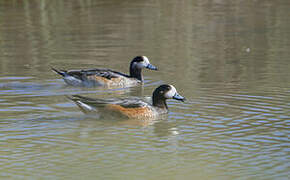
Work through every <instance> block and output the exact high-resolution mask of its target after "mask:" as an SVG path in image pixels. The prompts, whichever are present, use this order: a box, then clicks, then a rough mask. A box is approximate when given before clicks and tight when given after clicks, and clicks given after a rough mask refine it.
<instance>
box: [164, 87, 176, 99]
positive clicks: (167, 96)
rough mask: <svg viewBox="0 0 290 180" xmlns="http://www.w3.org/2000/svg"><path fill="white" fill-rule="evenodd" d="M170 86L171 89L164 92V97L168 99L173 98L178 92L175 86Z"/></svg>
mask: <svg viewBox="0 0 290 180" xmlns="http://www.w3.org/2000/svg"><path fill="white" fill-rule="evenodd" d="M169 86H170V87H171V89H170V90H169V91H167V92H166V93H165V94H164V97H165V98H167V99H171V98H172V97H173V96H174V95H175V94H176V93H177V91H176V89H175V87H174V86H172V85H169Z"/></svg>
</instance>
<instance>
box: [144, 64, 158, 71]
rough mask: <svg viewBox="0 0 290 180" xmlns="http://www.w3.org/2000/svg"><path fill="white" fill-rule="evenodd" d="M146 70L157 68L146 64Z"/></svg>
mask: <svg viewBox="0 0 290 180" xmlns="http://www.w3.org/2000/svg"><path fill="white" fill-rule="evenodd" d="M146 68H147V69H151V70H158V69H157V67H155V66H154V65H152V64H148V65H147V66H146Z"/></svg>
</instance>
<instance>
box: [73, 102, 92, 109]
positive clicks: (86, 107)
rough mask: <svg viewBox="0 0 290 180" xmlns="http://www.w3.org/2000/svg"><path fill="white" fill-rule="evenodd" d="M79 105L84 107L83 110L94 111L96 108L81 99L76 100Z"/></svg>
mask: <svg viewBox="0 0 290 180" xmlns="http://www.w3.org/2000/svg"><path fill="white" fill-rule="evenodd" d="M76 103H77V105H78V106H79V107H80V108H82V109H83V110H86V111H94V110H95V108H93V107H91V106H89V105H87V104H85V103H83V102H81V101H76Z"/></svg>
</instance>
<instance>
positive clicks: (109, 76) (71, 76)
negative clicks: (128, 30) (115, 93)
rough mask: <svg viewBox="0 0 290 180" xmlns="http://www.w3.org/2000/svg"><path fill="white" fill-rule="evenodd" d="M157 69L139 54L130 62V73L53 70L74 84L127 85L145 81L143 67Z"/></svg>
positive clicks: (105, 70)
mask: <svg viewBox="0 0 290 180" xmlns="http://www.w3.org/2000/svg"><path fill="white" fill-rule="evenodd" d="M143 68H147V69H151V70H157V67H155V66H153V65H152V64H150V62H149V59H148V58H147V57H146V56H137V57H135V58H134V59H133V60H132V61H131V63H130V74H129V75H127V74H123V73H121V72H117V71H114V70H111V69H98V68H96V69H82V70H69V71H66V70H57V69H54V68H52V70H53V71H55V72H56V73H58V74H60V75H61V76H63V79H64V81H65V82H66V83H67V84H69V85H72V86H83V87H93V86H105V87H115V86H117V87H127V86H134V85H137V84H140V83H143V76H142V69H143Z"/></svg>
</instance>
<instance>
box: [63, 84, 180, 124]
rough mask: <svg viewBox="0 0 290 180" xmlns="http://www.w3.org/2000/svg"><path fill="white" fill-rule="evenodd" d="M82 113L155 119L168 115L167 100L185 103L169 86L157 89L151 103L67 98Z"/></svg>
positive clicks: (130, 100)
mask: <svg viewBox="0 0 290 180" xmlns="http://www.w3.org/2000/svg"><path fill="white" fill-rule="evenodd" d="M68 98H69V99H70V100H72V101H73V102H74V103H75V104H76V105H77V106H78V107H79V108H80V109H81V111H82V112H84V113H88V114H91V113H97V114H99V117H101V116H106V115H111V116H112V115H113V116H117V117H121V118H125V119H155V118H157V117H159V116H160V115H164V114H167V113H168V106H167V103H166V100H167V99H175V100H178V101H183V102H184V101H185V98H184V97H183V96H181V95H180V94H179V93H178V92H177V90H176V88H175V87H174V86H173V85H170V84H163V85H160V86H159V87H157V88H156V89H155V90H154V91H153V94H152V103H150V102H148V101H144V100H143V99H142V98H140V97H131V98H118V99H117V98H113V99H95V98H89V97H84V96H80V95H72V96H68Z"/></svg>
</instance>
